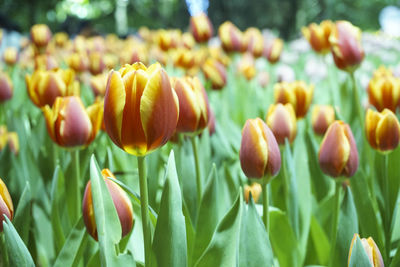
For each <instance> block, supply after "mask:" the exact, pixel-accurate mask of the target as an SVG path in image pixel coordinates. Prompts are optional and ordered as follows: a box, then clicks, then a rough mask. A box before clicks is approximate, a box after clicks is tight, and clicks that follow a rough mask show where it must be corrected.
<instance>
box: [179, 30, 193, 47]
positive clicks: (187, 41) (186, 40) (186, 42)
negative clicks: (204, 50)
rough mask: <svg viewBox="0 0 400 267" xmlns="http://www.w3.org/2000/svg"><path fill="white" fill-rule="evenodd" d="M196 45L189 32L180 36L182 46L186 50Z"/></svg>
mask: <svg viewBox="0 0 400 267" xmlns="http://www.w3.org/2000/svg"><path fill="white" fill-rule="evenodd" d="M195 45H196V41H195V40H194V37H193V35H192V34H191V33H190V32H185V33H183V34H182V46H183V47H185V48H187V49H192V48H193V47H194V46H195Z"/></svg>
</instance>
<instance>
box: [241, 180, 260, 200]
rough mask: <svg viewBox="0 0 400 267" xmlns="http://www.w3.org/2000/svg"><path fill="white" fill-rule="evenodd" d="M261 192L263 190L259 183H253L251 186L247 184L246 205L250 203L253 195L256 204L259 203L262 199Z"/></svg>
mask: <svg viewBox="0 0 400 267" xmlns="http://www.w3.org/2000/svg"><path fill="white" fill-rule="evenodd" d="M261 192H262V188H261V185H260V184H259V183H252V184H251V185H250V186H249V185H247V184H246V185H245V186H244V200H245V201H246V203H249V200H250V193H251V196H252V197H253V200H254V203H257V201H258V199H259V198H260V195H261Z"/></svg>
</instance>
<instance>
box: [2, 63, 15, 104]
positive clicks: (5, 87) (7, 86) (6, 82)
mask: <svg viewBox="0 0 400 267" xmlns="http://www.w3.org/2000/svg"><path fill="white" fill-rule="evenodd" d="M13 91H14V90H13V84H12V82H11V79H10V76H8V74H7V73H4V72H1V71H0V103H2V102H4V101H7V100H9V99H11V97H12V96H13Z"/></svg>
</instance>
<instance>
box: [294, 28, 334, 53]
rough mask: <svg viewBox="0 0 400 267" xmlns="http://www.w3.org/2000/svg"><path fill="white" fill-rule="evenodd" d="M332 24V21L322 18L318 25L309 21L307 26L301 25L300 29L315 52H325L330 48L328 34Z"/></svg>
mask: <svg viewBox="0 0 400 267" xmlns="http://www.w3.org/2000/svg"><path fill="white" fill-rule="evenodd" d="M334 26H335V25H334V24H333V22H332V21H330V20H324V21H322V22H321V23H320V24H319V25H318V24H316V23H311V24H310V25H308V27H303V28H302V29H301V31H302V33H303V36H304V37H305V38H306V39H307V41H308V42H309V43H310V45H311V48H312V49H313V50H314V51H315V52H317V53H321V54H326V53H328V52H329V51H330V48H331V44H330V42H329V36H330V35H331V32H332V30H333V28H334Z"/></svg>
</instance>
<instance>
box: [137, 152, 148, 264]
mask: <svg viewBox="0 0 400 267" xmlns="http://www.w3.org/2000/svg"><path fill="white" fill-rule="evenodd" d="M137 162H138V171H139V184H140V210H141V211H140V212H141V215H142V227H143V241H144V258H145V266H150V249H151V232H150V219H149V211H148V207H149V197H148V190H147V168H146V160H145V157H144V156H143V157H137Z"/></svg>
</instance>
